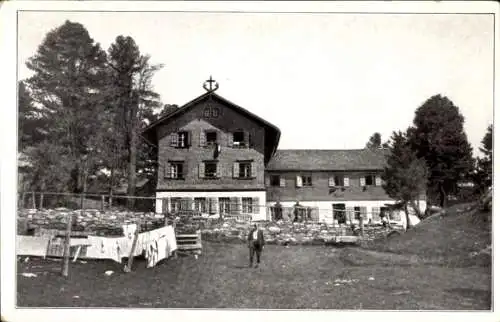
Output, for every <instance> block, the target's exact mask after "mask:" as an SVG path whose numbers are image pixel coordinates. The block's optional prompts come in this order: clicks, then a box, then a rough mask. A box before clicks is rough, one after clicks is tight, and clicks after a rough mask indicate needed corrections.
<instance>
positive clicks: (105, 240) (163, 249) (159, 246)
mask: <svg viewBox="0 0 500 322" xmlns="http://www.w3.org/2000/svg"><path fill="white" fill-rule="evenodd" d="M124 231H125V229H124ZM134 232H135V230H134ZM88 241H89V242H90V244H91V245H90V246H89V247H87V251H86V254H85V256H84V257H85V258H100V259H111V260H114V261H116V262H118V263H121V261H122V258H124V257H128V256H129V255H130V251H131V249H132V244H133V241H134V233H125V236H124V237H100V236H89V237H88ZM175 250H177V241H176V239H175V231H174V228H173V227H172V226H166V227H162V228H159V229H155V230H151V231H147V232H143V233H140V234H139V235H138V236H137V244H136V248H135V251H134V254H133V256H139V255H142V254H144V255H145V257H146V259H147V260H148V267H152V266H155V265H156V263H158V262H159V261H161V260H162V259H164V258H168V257H169V256H170V255H171V254H172V252H173V251H175Z"/></svg>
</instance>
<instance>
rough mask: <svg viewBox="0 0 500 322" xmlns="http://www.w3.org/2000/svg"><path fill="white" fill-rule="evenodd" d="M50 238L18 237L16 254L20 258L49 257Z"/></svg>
mask: <svg viewBox="0 0 500 322" xmlns="http://www.w3.org/2000/svg"><path fill="white" fill-rule="evenodd" d="M49 241H50V238H49V237H34V236H22V235H17V236H16V253H17V255H19V256H41V257H45V256H47V250H48V247H49Z"/></svg>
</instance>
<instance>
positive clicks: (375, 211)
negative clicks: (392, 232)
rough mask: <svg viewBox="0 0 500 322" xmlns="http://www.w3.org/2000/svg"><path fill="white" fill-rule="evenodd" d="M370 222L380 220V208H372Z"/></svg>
mask: <svg viewBox="0 0 500 322" xmlns="http://www.w3.org/2000/svg"><path fill="white" fill-rule="evenodd" d="M372 220H373V221H379V220H380V207H372Z"/></svg>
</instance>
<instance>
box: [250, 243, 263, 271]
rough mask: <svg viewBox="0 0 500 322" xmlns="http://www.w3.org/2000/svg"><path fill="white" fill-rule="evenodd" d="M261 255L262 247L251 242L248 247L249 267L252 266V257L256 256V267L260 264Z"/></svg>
mask: <svg viewBox="0 0 500 322" xmlns="http://www.w3.org/2000/svg"><path fill="white" fill-rule="evenodd" d="M261 253H262V245H261V244H259V243H255V242H252V243H251V245H250V265H249V266H252V265H253V257H254V255H257V256H256V257H257V258H256V259H257V265H259V264H260V254H261Z"/></svg>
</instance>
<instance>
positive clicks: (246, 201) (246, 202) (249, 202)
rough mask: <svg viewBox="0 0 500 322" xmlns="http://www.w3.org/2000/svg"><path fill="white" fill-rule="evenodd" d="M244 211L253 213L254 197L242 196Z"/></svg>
mask: <svg viewBox="0 0 500 322" xmlns="http://www.w3.org/2000/svg"><path fill="white" fill-rule="evenodd" d="M241 204H242V212H243V213H244V214H251V213H253V199H252V198H241Z"/></svg>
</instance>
